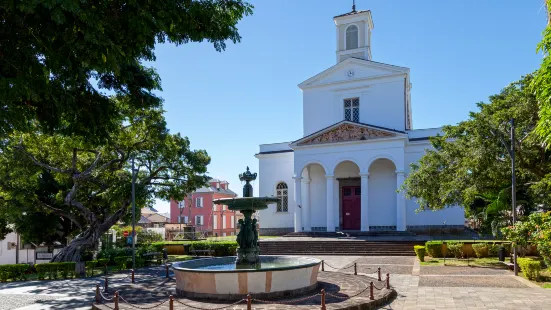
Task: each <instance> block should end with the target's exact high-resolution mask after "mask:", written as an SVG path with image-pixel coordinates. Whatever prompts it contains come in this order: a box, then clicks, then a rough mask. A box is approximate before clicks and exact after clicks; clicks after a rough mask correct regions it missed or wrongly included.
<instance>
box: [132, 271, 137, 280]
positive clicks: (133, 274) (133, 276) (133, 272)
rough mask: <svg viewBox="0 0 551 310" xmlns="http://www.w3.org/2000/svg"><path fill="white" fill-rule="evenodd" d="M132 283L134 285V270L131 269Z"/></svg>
mask: <svg viewBox="0 0 551 310" xmlns="http://www.w3.org/2000/svg"><path fill="white" fill-rule="evenodd" d="M132 283H136V282H134V269H132Z"/></svg>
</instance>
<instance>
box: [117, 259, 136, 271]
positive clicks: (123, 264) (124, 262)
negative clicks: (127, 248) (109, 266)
mask: <svg viewBox="0 0 551 310" xmlns="http://www.w3.org/2000/svg"><path fill="white" fill-rule="evenodd" d="M128 263H130V265H131V264H132V256H119V257H115V264H116V265H117V268H118V269H119V271H121V270H124V269H128V267H127V266H128Z"/></svg>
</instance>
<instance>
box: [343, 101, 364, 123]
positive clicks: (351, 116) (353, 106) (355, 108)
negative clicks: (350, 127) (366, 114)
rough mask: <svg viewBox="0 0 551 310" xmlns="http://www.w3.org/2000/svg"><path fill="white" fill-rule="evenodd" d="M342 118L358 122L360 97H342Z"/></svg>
mask: <svg viewBox="0 0 551 310" xmlns="http://www.w3.org/2000/svg"><path fill="white" fill-rule="evenodd" d="M344 120H346V121H351V122H355V123H359V122H360V98H348V99H344Z"/></svg>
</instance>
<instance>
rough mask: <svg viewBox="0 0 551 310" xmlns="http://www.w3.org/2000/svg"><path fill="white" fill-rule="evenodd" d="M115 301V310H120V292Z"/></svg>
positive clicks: (116, 293) (117, 292)
mask: <svg viewBox="0 0 551 310" xmlns="http://www.w3.org/2000/svg"><path fill="white" fill-rule="evenodd" d="M114 300H115V308H113V309H115V310H119V291H116V292H115V296H114Z"/></svg>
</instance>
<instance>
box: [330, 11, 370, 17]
mask: <svg viewBox="0 0 551 310" xmlns="http://www.w3.org/2000/svg"><path fill="white" fill-rule="evenodd" d="M365 12H371V11H370V10H363V11H350V12H348V13H344V14H341V15H337V16H335V17H333V18H338V17H343V16H350V15H356V14H361V13H365Z"/></svg>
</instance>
